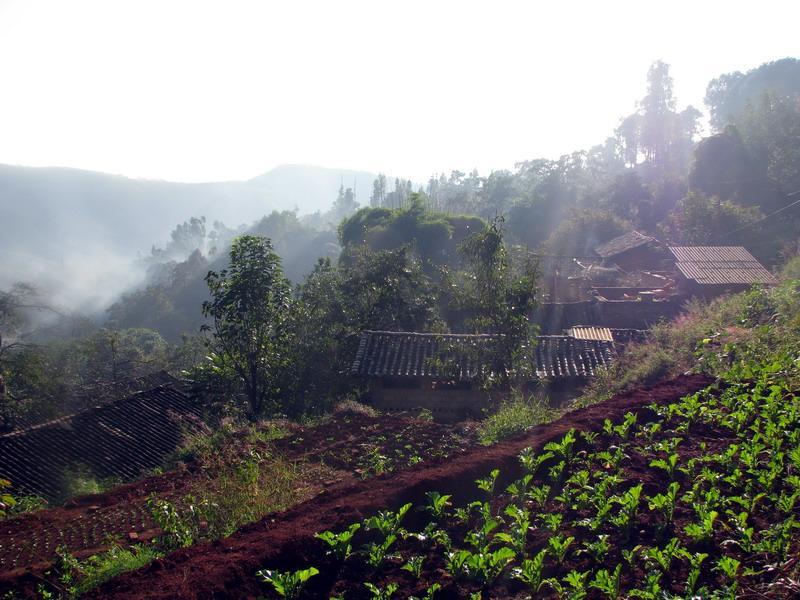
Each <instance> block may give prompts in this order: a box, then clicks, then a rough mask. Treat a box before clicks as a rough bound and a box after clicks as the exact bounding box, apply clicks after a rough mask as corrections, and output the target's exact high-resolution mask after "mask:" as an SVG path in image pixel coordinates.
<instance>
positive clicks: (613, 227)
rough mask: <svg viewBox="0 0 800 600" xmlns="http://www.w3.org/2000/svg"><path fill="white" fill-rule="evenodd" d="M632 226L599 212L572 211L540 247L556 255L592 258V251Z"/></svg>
mask: <svg viewBox="0 0 800 600" xmlns="http://www.w3.org/2000/svg"><path fill="white" fill-rule="evenodd" d="M632 228H633V227H632V225H631V224H630V223H629V222H627V221H625V220H624V219H621V218H620V217H618V216H616V215H614V214H613V213H611V212H609V211H605V210H601V209H575V210H573V211H571V212H569V213H568V214H567V216H566V217H565V218H564V220H563V221H561V223H559V225H558V227H556V228H555V229H553V230H552V233H551V234H550V237H548V238H547V240H546V241H545V242H544V244H543V245H542V247H543V249H544V250H545V252H547V253H548V254H553V255H557V256H592V255H593V251H594V248H596V247H597V246H599V245H600V244H602V243H603V242H607V241H608V240H611V239H613V238H615V237H617V236H619V235H622V234H623V233H625V232H627V231H630V230H631V229H632Z"/></svg>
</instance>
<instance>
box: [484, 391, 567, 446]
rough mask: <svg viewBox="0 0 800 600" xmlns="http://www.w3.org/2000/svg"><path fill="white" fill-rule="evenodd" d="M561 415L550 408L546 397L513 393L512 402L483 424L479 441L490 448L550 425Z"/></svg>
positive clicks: (499, 409)
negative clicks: (532, 428) (534, 428)
mask: <svg viewBox="0 0 800 600" xmlns="http://www.w3.org/2000/svg"><path fill="white" fill-rule="evenodd" d="M559 414H560V411H558V410H556V409H554V408H552V407H551V406H549V404H548V402H547V398H545V397H544V396H541V395H533V396H524V395H523V394H522V393H520V392H513V394H512V397H511V399H510V400H508V401H506V402H504V403H503V404H501V405H500V407H499V408H498V409H497V410H496V411H495V412H494V413H492V414H490V415H489V416H488V417H486V419H484V420H483V421H482V422H481V424H480V428H479V431H478V439H479V440H480V442H481V444H484V445H487V446H488V445H490V444H494V443H496V442H499V441H500V440H504V439H507V438H510V437H512V436H514V435H517V434H518V433H522V432H523V431H525V430H526V429H528V428H529V427H533V426H534V425H540V424H542V423H549V422H550V421H553V420H554V419H555V418H556V417H558V416H559Z"/></svg>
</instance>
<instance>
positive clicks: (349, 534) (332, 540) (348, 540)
mask: <svg viewBox="0 0 800 600" xmlns="http://www.w3.org/2000/svg"><path fill="white" fill-rule="evenodd" d="M360 528H361V524H360V523H353V524H352V525H350V527H348V528H347V529H345V530H344V531H342V532H340V533H333V532H332V531H323V532H322V533H317V534H316V535H315V536H314V537H315V538H317V539H320V540H322V541H323V542H325V543H326V544H328V547H329V548H330V551H329V552H330V553H332V554H333V555H334V557H335V558H336V560H340V561H344V560H347V559H348V558H349V556H350V554H352V552H353V545H352V541H353V536H354V535H355V533H356V531H358V530H359V529H360Z"/></svg>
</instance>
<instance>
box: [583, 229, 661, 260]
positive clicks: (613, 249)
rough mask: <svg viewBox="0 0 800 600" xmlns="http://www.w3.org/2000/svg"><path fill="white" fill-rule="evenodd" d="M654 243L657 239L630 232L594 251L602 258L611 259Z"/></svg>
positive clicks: (601, 245)
mask: <svg viewBox="0 0 800 600" xmlns="http://www.w3.org/2000/svg"><path fill="white" fill-rule="evenodd" d="M653 241H655V238H653V237H650V236H648V235H644V234H642V233H639V232H638V231H630V232H628V233H624V234H622V235H621V236H619V237H615V238H614V239H613V240H610V241H608V242H606V243H605V244H600V245H599V246H598V247H597V248H595V249H594V251H595V252H596V253H597V255H598V256H600V257H601V258H610V257H612V256H616V255H617V254H622V253H623V252H627V251H628V250H633V249H634V248H638V247H639V246H644V245H645V244H649V243H650V242H653Z"/></svg>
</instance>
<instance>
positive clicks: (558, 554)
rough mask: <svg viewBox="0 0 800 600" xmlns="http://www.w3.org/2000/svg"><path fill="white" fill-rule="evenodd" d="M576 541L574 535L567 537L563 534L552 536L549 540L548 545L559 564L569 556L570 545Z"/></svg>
mask: <svg viewBox="0 0 800 600" xmlns="http://www.w3.org/2000/svg"><path fill="white" fill-rule="evenodd" d="M574 541H575V538H574V537H572V536H569V537H565V536H563V535H561V534H559V535H554V536H552V537H551V538H550V539H549V540H547V546H548V547H549V548H550V551H551V552H552V554H553V556H554V557H555V559H556V561H557V562H558V564H559V565H560V564H562V563H563V562H564V559H565V558H566V557H567V552H568V551H569V547H570V546H571V545H572V543H573V542H574Z"/></svg>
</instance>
